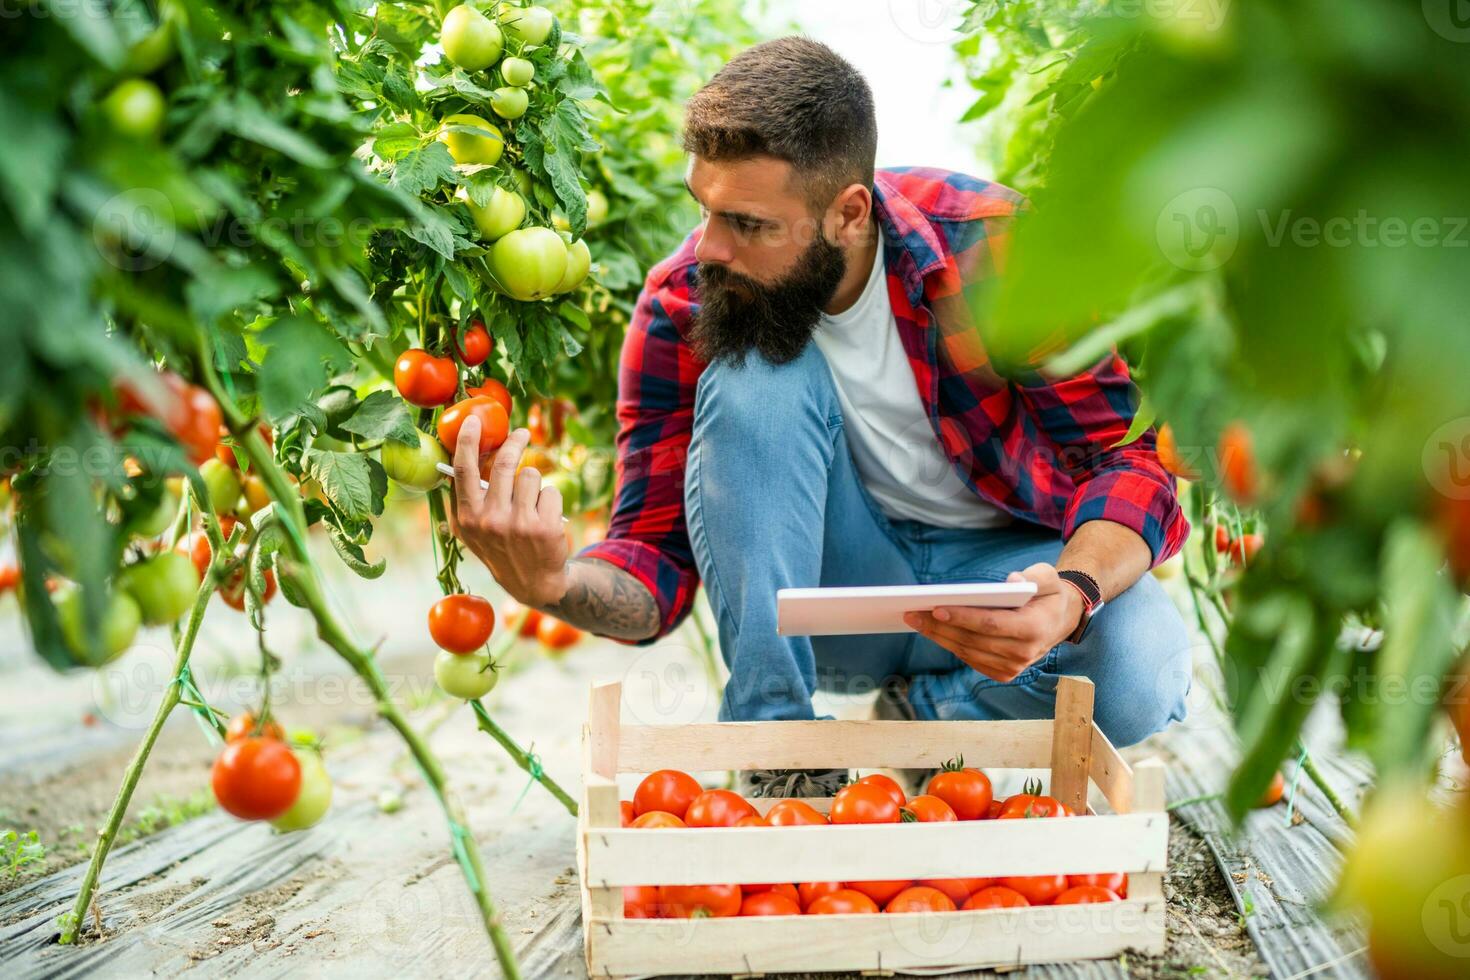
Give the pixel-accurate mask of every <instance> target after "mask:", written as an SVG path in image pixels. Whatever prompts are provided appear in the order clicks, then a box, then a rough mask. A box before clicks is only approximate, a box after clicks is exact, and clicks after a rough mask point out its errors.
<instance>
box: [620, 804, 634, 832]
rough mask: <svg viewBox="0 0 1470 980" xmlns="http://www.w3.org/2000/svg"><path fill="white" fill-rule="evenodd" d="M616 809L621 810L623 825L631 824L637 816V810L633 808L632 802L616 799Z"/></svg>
mask: <svg viewBox="0 0 1470 980" xmlns="http://www.w3.org/2000/svg"><path fill="white" fill-rule="evenodd" d="M618 809H619V810H620V811H621V812H622V818H623V826H624V827H628V826H631V825H632V823H633V821H634V820H636V819H637V818H638V811H637V810H635V809H633V804H632V803H629V802H628V801H627V800H618Z"/></svg>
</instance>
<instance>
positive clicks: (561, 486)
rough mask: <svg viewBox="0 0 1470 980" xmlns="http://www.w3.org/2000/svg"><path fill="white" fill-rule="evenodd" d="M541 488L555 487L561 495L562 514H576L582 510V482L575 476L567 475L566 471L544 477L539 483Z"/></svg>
mask: <svg viewBox="0 0 1470 980" xmlns="http://www.w3.org/2000/svg"><path fill="white" fill-rule="evenodd" d="M541 485H542V486H543V487H556V489H557V491H558V492H560V493H561V512H562V513H563V514H577V513H580V512H581V510H582V481H581V480H579V479H577V474H575V473H568V472H567V471H566V470H557V471H556V472H555V473H552V474H551V475H549V476H547V477H544V478H543V479H542V481H541Z"/></svg>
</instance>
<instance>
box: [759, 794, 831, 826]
mask: <svg viewBox="0 0 1470 980" xmlns="http://www.w3.org/2000/svg"><path fill="white" fill-rule="evenodd" d="M766 823H768V824H770V825H771V826H772V827H806V826H812V827H815V826H819V825H822V826H825V825H826V823H827V816H826V814H824V813H822V812H821V811H819V810H818V809H817V808H816V807H814V806H812V805H811V804H810V803H804V802H802V801H801V800H782V801H781V802H780V803H777V804H776V805H775V806H773V807H771V808H770V809H769V810H767V811H766Z"/></svg>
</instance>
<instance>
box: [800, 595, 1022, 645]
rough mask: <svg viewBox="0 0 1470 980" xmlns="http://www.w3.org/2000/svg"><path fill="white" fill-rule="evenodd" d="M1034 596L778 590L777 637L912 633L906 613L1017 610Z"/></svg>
mask: <svg viewBox="0 0 1470 980" xmlns="http://www.w3.org/2000/svg"><path fill="white" fill-rule="evenodd" d="M1035 594H1036V583H1035V582H972V583H959V584H946V585H864V586H843V587H839V588H830V589H779V590H777V592H776V632H777V633H778V634H780V635H781V636H846V635H850V634H854V633H908V632H912V629H911V628H910V627H909V625H908V624H907V623H905V622H904V621H903V614H904V613H909V612H928V611H929V610H931V609H935V608H937V607H939V606H986V607H989V608H992V609H996V608H1001V609H1014V608H1016V607H1017V606H1024V605H1025V604H1026V602H1027V600H1029V599H1030V598H1031V597H1032V596H1034V595H1035Z"/></svg>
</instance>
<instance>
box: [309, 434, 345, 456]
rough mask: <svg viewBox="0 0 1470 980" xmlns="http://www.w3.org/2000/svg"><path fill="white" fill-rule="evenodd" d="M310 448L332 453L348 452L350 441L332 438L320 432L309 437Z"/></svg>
mask: <svg viewBox="0 0 1470 980" xmlns="http://www.w3.org/2000/svg"><path fill="white" fill-rule="evenodd" d="M311 448H312V449H322V450H326V451H328V452H334V453H350V452H352V443H350V442H346V441H344V440H342V439H334V438H332V437H331V436H329V435H327V434H326V433H325V432H322V433H318V434H317V435H314V436H312V437H311Z"/></svg>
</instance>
